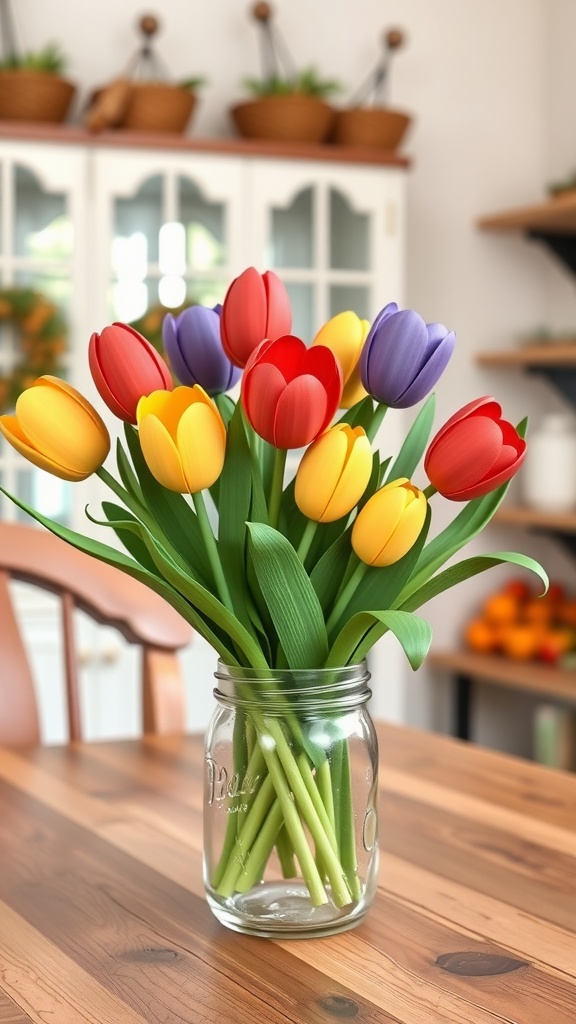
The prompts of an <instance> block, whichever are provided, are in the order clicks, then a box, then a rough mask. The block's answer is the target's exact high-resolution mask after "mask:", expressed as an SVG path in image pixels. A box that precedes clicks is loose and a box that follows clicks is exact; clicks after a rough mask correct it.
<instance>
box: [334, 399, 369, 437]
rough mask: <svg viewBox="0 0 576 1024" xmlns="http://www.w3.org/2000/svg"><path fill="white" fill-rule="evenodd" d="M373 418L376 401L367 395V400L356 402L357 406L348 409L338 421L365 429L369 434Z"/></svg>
mask: <svg viewBox="0 0 576 1024" xmlns="http://www.w3.org/2000/svg"><path fill="white" fill-rule="evenodd" d="M373 416H374V399H373V398H371V396H370V395H366V398H363V399H362V400H361V401H360V402H356V405H353V406H351V408H350V409H347V410H346V412H345V413H343V415H342V416H341V417H340V419H339V420H338V423H348V424H349V426H351V427H364V430H365V431H366V433H368V428H369V427H370V425H371V423H372V417H373Z"/></svg>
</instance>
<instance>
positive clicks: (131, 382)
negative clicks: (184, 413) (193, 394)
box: [88, 324, 174, 423]
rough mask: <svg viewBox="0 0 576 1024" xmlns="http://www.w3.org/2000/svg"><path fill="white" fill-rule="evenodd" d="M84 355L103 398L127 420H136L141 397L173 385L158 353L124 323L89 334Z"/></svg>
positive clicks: (122, 418) (170, 388)
mask: <svg viewBox="0 0 576 1024" xmlns="http://www.w3.org/2000/svg"><path fill="white" fill-rule="evenodd" d="M88 359H89V362H90V372H91V374H92V378H93V380H94V383H95V385H96V387H97V388H98V391H99V392H100V396H101V397H102V399H103V401H104V402H106V405H107V406H108V408H109V409H111V410H112V412H113V413H114V414H115V415H116V416H118V417H119V419H121V420H126V421H127V422H128V423H136V406H137V405H138V402H139V401H140V399H141V398H142V397H144V396H146V395H151V394H152V392H153V391H172V388H173V387H174V384H173V382H172V377H171V376H170V371H169V369H168V367H167V365H166V363H165V362H164V360H163V359H162V356H161V355H159V354H158V352H157V351H156V349H155V348H154V346H153V345H151V344H150V342H149V341H146V338H143V337H142V335H141V334H138V331H135V330H134V328H133V327H129V326H128V324H112V325H111V326H110V327H105V328H104V330H103V331H102V333H101V334H93V335H92V337H91V338H90V345H89V348H88Z"/></svg>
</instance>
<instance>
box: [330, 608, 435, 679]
mask: <svg viewBox="0 0 576 1024" xmlns="http://www.w3.org/2000/svg"><path fill="white" fill-rule="evenodd" d="M388 630H390V631H391V632H392V633H394V635H395V636H396V637H397V639H398V640H399V641H400V643H401V644H402V647H403V648H404V653H405V654H406V657H407V658H408V661H409V662H410V664H411V666H412V668H413V669H417V668H419V667H420V665H421V664H422V662H423V661H424V658H425V657H426V655H427V653H428V648H429V647H430V644H431V642H432V628H431V626H430V625H429V624H428V623H427V622H425V621H424V619H421V618H419V616H418V615H413V614H411V613H409V612H404V611H391V610H390V609H387V610H385V611H367V612H360V613H359V614H358V615H354V616H353V617H352V618H351V619H350V622H348V623H346V625H345V626H344V628H343V629H342V630H341V632H340V633H339V635H338V637H337V638H336V641H335V643H334V645H333V646H332V648H331V650H330V654H329V657H328V660H327V662H326V668H336V666H338V665H348V664H356V663H357V662H358V661H362V659H363V658H365V657H366V654H367V653H368V651H369V650H370V648H371V647H372V646H373V644H375V643H376V641H377V640H379V639H380V637H382V636H383V635H384V633H387V632H388Z"/></svg>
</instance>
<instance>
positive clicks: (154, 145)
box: [0, 121, 410, 167]
mask: <svg viewBox="0 0 576 1024" xmlns="http://www.w3.org/2000/svg"><path fill="white" fill-rule="evenodd" d="M2 139H8V140H12V141H18V140H22V141H26V142H56V143H68V144H75V145H81V146H111V147H116V148H120V147H125V148H128V149H134V148H135V147H136V148H145V149H176V150H180V151H182V150H184V151H187V152H190V153H212V154H215V155H216V154H220V153H224V154H230V153H232V154H238V155H239V156H266V157H277V158H278V159H282V158H290V157H292V158H297V159H301V160H322V161H328V162H337V163H350V164H378V165H380V166H382V167H409V166H410V160H409V158H408V157H406V156H402V155H401V154H399V153H396V152H392V151H391V150H388V149H379V148H378V147H377V146H338V145H335V144H333V143H310V142H276V141H270V140H268V139H241V138H237V137H233V136H231V137H229V138H228V137H222V138H217V139H202V138H197V137H196V136H194V135H176V134H171V133H170V132H138V131H121V130H117V131H107V132H89V131H86V129H85V128H80V127H76V126H75V125H61V124H55V125H45V124H25V123H20V122H17V121H5V122H3V123H0V140H2Z"/></svg>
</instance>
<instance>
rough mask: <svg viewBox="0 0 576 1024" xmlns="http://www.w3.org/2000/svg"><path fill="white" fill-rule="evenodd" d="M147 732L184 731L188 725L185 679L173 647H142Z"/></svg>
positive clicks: (145, 725) (144, 725)
mask: <svg viewBox="0 0 576 1024" xmlns="http://www.w3.org/2000/svg"><path fill="white" fill-rule="evenodd" d="M142 672H143V679H142V686H143V692H142V700H143V727H144V732H145V733H146V732H151V733H155V734H157V735H161V736H167V735H170V734H171V733H183V732H184V731H185V725H186V709H185V705H184V680H183V678H182V669H181V666H180V662H179V661H178V658H177V657H176V655H175V654H174V652H173V651H163V650H159V649H158V648H154V647H144V648H143V650H142Z"/></svg>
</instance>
